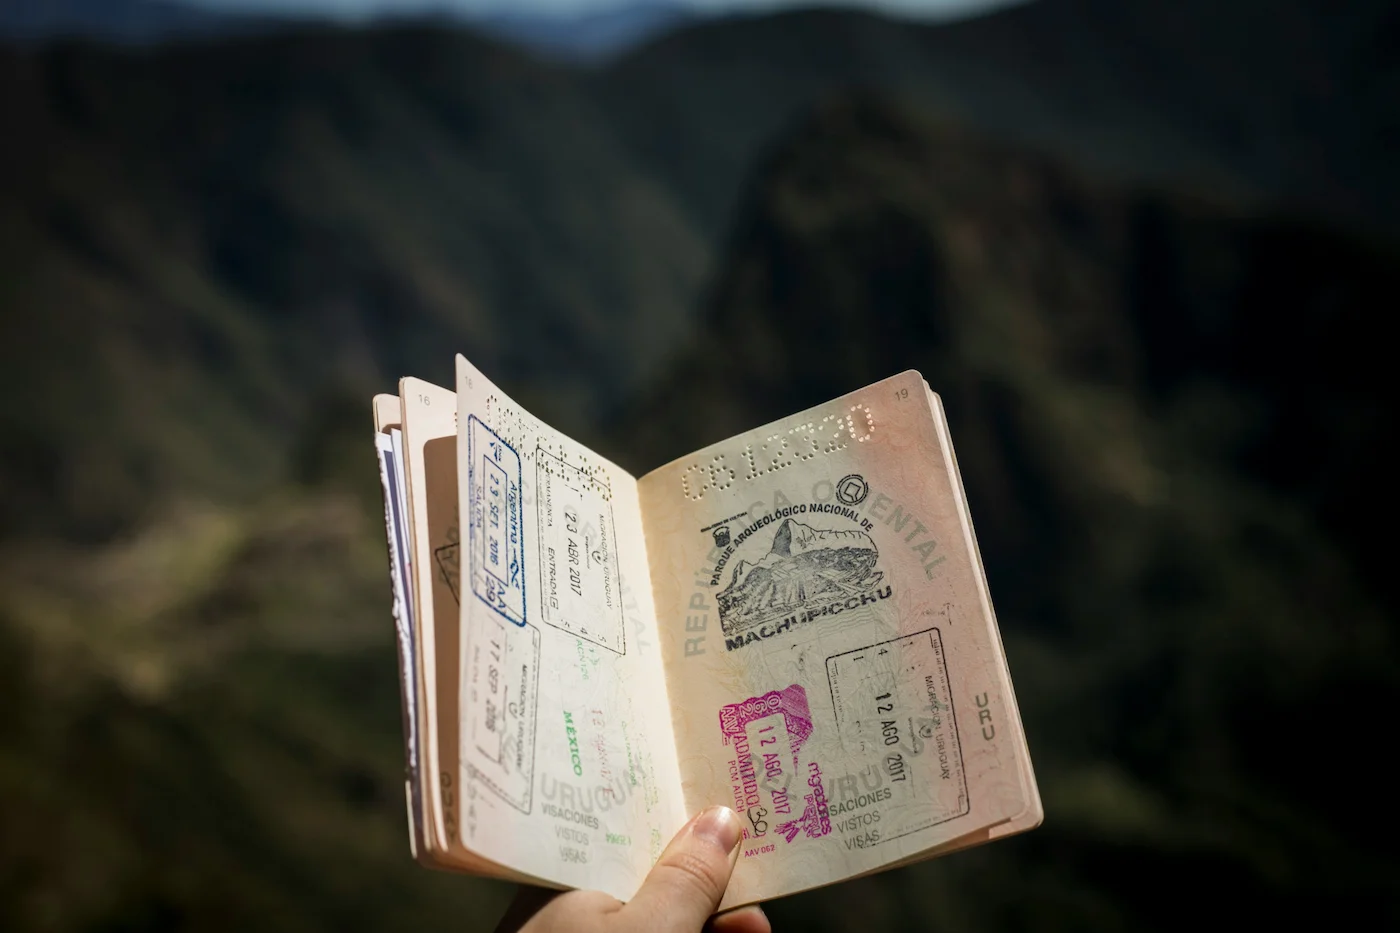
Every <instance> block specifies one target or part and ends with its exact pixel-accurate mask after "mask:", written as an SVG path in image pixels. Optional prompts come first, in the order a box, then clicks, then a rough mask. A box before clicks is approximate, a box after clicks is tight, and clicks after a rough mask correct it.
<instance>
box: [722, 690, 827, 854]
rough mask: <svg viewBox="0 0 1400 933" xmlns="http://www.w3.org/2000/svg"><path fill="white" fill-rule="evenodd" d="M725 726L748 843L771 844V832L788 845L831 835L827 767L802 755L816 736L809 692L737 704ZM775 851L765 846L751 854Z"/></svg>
mask: <svg viewBox="0 0 1400 933" xmlns="http://www.w3.org/2000/svg"><path fill="white" fill-rule="evenodd" d="M719 727H720V733H721V737H722V739H723V741H724V744H725V745H728V746H731V747H733V749H734V757H733V758H732V759H730V762H729V780H730V784H731V785H732V788H733V791H734V804H735V809H737V810H738V811H739V812H740V813H743V814H744V816H745V818H746V821H747V823H748V825H747V826H745V827H744V838H745V839H746V840H749V841H752V842H765V843H766V842H769V832H770V829H771V831H772V832H773V833H774V834H776V835H779V836H782V837H783V838H784V839H785V840H786V841H787V842H793V841H794V840H795V839H797V837H798V836H799V835H804V836H806V837H808V838H811V839H816V838H820V837H821V836H825V835H826V834H827V833H829V832H831V817H830V811H829V809H828V807H827V800H826V792H825V790H824V789H823V787H822V770H821V766H820V765H819V764H818V763H817V762H815V761H804V760H803V756H802V754H801V752H802V747H803V745H804V744H806V742H807V740H808V739H809V738H811V735H812V712H811V708H810V707H809V706H808V705H807V691H806V690H804V689H803V688H802V687H801V686H800V685H798V684H793V685H791V686H789V687H785V688H784V689H782V690H772V691H770V692H768V693H765V694H763V696H758V697H750V698H749V699H747V700H743V701H741V702H738V703H731V704H729V705H728V706H725V707H723V708H721V709H720V711H719ZM772 850H773V846H772V845H765V846H763V847H762V848H759V849H756V850H750V851H748V852H746V853H745V854H746V855H749V854H761V853H763V852H769V851H772Z"/></svg>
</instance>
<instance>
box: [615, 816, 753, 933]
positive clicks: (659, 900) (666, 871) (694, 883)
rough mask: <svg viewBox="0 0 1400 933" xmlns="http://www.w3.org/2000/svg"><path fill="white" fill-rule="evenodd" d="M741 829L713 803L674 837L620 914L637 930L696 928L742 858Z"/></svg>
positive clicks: (708, 912)
mask: <svg viewBox="0 0 1400 933" xmlns="http://www.w3.org/2000/svg"><path fill="white" fill-rule="evenodd" d="M741 835H742V830H741V829H740V827H739V817H738V816H737V815H736V814H735V813H734V811H733V810H731V809H729V808H728V807H710V808H709V809H708V810H704V811H702V812H701V813H700V815H698V816H697V817H695V819H693V820H691V821H690V823H688V824H687V825H686V826H685V827H684V828H683V829H682V830H681V831H680V832H679V833H678V834H677V835H676V838H675V839H673V840H671V844H670V845H669V846H667V847H666V851H665V852H662V853H661V858H660V859H659V860H657V863H656V865H654V866H653V867H652V869H651V874H649V875H647V877H646V880H645V881H643V882H642V887H641V889H640V890H638V891H637V894H636V896H635V897H633V898H632V900H631V901H629V902H628V904H627V906H626V907H624V908H622V913H623V915H625V916H628V917H629V918H630V922H632V923H635V924H637V925H636V926H634V927H633V929H645V930H658V931H664V930H674V931H687V933H689V931H694V930H698V929H700V928H701V926H703V925H704V923H705V921H706V920H707V919H708V918H709V916H710V915H711V914H713V913H714V912H715V908H716V907H718V906H719V902H720V899H721V898H722V897H724V889H725V886H726V885H728V884H729V876H730V874H732V873H733V871H734V863H735V862H736V861H738V858H739V839H740V836H741Z"/></svg>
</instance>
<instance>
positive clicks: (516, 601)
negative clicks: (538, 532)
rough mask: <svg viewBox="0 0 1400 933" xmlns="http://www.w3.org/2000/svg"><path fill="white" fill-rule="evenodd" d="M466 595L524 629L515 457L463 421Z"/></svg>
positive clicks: (472, 420)
mask: <svg viewBox="0 0 1400 933" xmlns="http://www.w3.org/2000/svg"><path fill="white" fill-rule="evenodd" d="M467 432H468V433H467V443H468V452H469V454H468V455H469V459H468V462H467V483H468V490H469V492H470V502H469V503H468V508H469V509H470V522H471V578H472V592H474V593H475V594H476V595H477V598H479V599H480V600H481V601H482V602H484V603H485V604H486V605H488V606H490V607H491V608H492V609H493V610H495V611H496V612H497V613H498V614H499V615H500V616H501V617H502V618H504V619H506V620H507V621H509V622H511V623H513V624H515V625H520V626H523V625H524V624H525V621H526V618H525V604H526V599H525V518H524V503H523V495H524V490H523V488H522V486H521V480H520V454H518V453H516V451H515V448H514V447H512V446H510V444H507V443H506V442H505V441H504V440H502V439H501V438H500V436H499V435H498V434H496V432H495V431H492V430H491V429H490V428H488V427H487V426H486V425H484V424H482V423H481V421H480V420H478V419H477V417H476V415H471V416H469V417H468V419H467Z"/></svg>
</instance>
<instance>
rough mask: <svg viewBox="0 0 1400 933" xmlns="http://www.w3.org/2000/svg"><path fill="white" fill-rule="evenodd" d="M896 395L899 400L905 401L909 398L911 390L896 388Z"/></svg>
mask: <svg viewBox="0 0 1400 933" xmlns="http://www.w3.org/2000/svg"><path fill="white" fill-rule="evenodd" d="M894 397H895V398H896V399H897V400H898V401H901V402H902V401H904V400H905V399H907V398H909V390H908V389H895V392H894Z"/></svg>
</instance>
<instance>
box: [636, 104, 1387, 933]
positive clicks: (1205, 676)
mask: <svg viewBox="0 0 1400 933" xmlns="http://www.w3.org/2000/svg"><path fill="white" fill-rule="evenodd" d="M742 204H743V209H742V210H741V212H740V214H739V219H738V221H737V223H736V226H735V230H734V233H733V235H732V238H731V242H730V246H729V250H728V261H727V263H726V265H725V267H724V272H723V274H722V275H721V276H720V277H719V278H718V280H717V281H716V283H715V285H714V287H713V289H712V291H711V292H710V295H709V298H708V309H707V312H706V318H705V324H704V328H703V332H704V334H705V335H706V336H705V338H704V339H703V340H701V341H699V342H697V343H696V344H694V345H693V346H692V347H690V348H689V349H688V350H687V351H686V352H685V353H683V354H680V355H678V357H677V358H676V359H675V360H674V363H673V366H672V369H671V371H670V373H669V374H668V376H667V377H666V378H664V379H663V380H662V381H661V382H659V383H658V384H657V385H656V386H655V387H654V388H653V390H652V391H651V392H649V393H648V394H647V395H646V396H645V401H644V402H641V403H639V407H638V408H637V409H636V410H635V411H634V413H633V416H632V417H631V418H630V419H628V420H627V421H626V422H624V423H623V424H621V425H619V427H618V435H619V436H620V437H625V438H628V439H629V441H628V442H629V444H630V445H632V447H631V450H630V454H631V456H633V457H635V460H633V461H629V462H634V463H637V464H638V465H640V464H642V463H655V462H665V461H666V460H667V459H670V458H672V457H674V456H678V455H681V454H683V453H684V452H685V451H687V450H692V449H695V448H697V447H698V446H700V445H702V444H705V443H709V442H712V441H716V440H719V439H722V438H723V437H726V436H729V435H731V434H733V433H736V432H738V431H741V430H745V429H748V428H751V427H752V426H753V425H756V424H762V423H764V422H765V421H766V420H769V419H772V418H776V417H780V416H782V415H784V414H787V413H790V412H792V411H796V410H800V409H802V408H804V407H806V406H809V405H813V404H818V403H820V402H821V401H824V400H827V399H830V398H833V397H836V396H838V395H840V394H842V393H843V392H846V391H849V390H851V389H853V388H855V387H858V386H860V385H863V384H866V383H868V382H871V381H874V380H875V379H878V378H881V377H884V376H887V375H890V374H891V373H895V372H899V371H901V370H903V369H906V368H917V369H919V370H921V371H922V372H923V374H924V376H925V377H926V378H927V379H928V381H929V383H930V384H931V385H932V386H933V388H934V389H935V391H937V392H939V393H940V394H941V395H942V397H943V399H944V402H945V405H946V407H947V410H948V417H949V423H950V429H951V432H952V436H953V438H954V439H955V442H956V444H957V452H958V460H959V463H960V466H961V470H962V474H963V478H964V481H965V484H966V486H967V492H968V496H969V500H970V507H971V512H972V515H973V516H974V517H975V519H976V522H977V530H978V539H979V541H980V542H981V546H982V550H983V556H984V559H985V561H986V568H987V574H988V577H989V582H990V587H991V592H992V593H993V595H994V598H995V600H996V606H997V614H998V618H999V621H1000V626H1001V629H1002V632H1003V635H1004V637H1005V640H1006V647H1007V652H1008V655H1009V658H1010V663H1011V669H1012V671H1013V672H1014V674H1015V677H1016V686H1017V692H1018V696H1019V697H1020V702H1021V706H1022V711H1023V715H1024V716H1025V719H1026V731H1027V734H1028V736H1029V740H1030V744H1031V748H1032V751H1033V753H1034V755H1035V759H1036V764H1037V772H1038V774H1039V776H1040V779H1041V781H1042V790H1043V792H1044V794H1045V808H1046V813H1047V820H1046V825H1045V827H1043V828H1042V829H1040V830H1038V831H1037V832H1036V833H1035V834H1032V835H1031V836H1029V837H1027V838H1025V839H1022V840H1016V841H1012V842H1009V843H1002V844H998V845H996V846H991V847H988V849H987V850H986V851H985V852H982V853H978V854H977V855H975V856H973V855H969V856H959V857H957V858H954V859H950V860H948V861H947V862H945V863H941V864H940V863H933V864H929V865H924V866H917V867H914V868H910V869H907V870H906V871H904V872H901V873H899V874H897V875H894V876H891V877H887V878H872V879H868V880H866V881H862V882H857V883H856V884H855V886H845V887H843V888H841V889H839V890H836V891H831V892H815V893H813V894H811V895H808V896H805V897H802V898H798V899H794V900H792V901H785V902H782V903H780V904H778V905H774V907H773V909H772V910H771V911H770V912H771V913H772V914H773V916H774V922H775V925H783V924H790V925H797V924H799V923H805V924H807V925H808V926H812V925H813V924H816V928H820V929H832V930H839V929H846V928H850V927H851V926H853V925H856V924H857V923H859V922H861V920H862V918H863V917H865V918H866V919H867V920H868V917H866V915H865V914H864V913H862V912H861V911H862V910H863V908H855V907H853V906H852V905H864V904H872V903H881V904H892V905H896V906H892V907H890V908H889V910H890V912H891V913H890V916H888V917H887V918H886V920H887V921H888V922H889V923H892V924H896V925H897V924H899V923H913V922H914V918H915V917H919V918H922V920H923V921H924V922H934V923H937V922H939V921H947V922H949V923H953V922H954V921H955V920H956V921H957V923H958V925H959V928H962V929H1005V928H1008V927H1014V926H1027V927H1037V928H1039V927H1042V926H1043V927H1047V928H1048V927H1049V926H1052V925H1057V924H1063V925H1064V926H1066V927H1070V928H1075V929H1117V928H1120V927H1121V926H1123V925H1132V926H1133V927H1135V928H1140V929H1163V930H1169V929H1175V928H1176V927H1177V926H1178V925H1179V924H1180V923H1182V922H1186V921H1188V920H1189V918H1190V916H1191V912H1192V909H1191V908H1187V907H1186V906H1185V904H1184V903H1183V904H1182V905H1180V906H1175V905H1172V904H1166V903H1163V901H1162V899H1161V897H1160V892H1161V891H1162V890H1163V889H1164V888H1167V889H1183V888H1188V887H1189V888H1190V889H1191V890H1193V891H1195V892H1197V893H1198V895H1199V896H1200V897H1202V898H1205V899H1208V900H1213V901H1216V902H1220V903H1225V904H1229V905H1233V906H1237V907H1239V908H1241V909H1248V910H1249V911H1250V912H1251V915H1253V916H1256V917H1259V918H1274V919H1276V920H1278V921H1279V922H1284V921H1287V920H1293V921H1296V920H1297V919H1298V918H1299V917H1314V916H1325V915H1326V912H1327V911H1329V910H1331V909H1335V906H1329V905H1336V904H1339V903H1343V902H1345V903H1366V904H1367V905H1368V907H1370V908H1372V909H1374V910H1377V911H1380V912H1382V914H1383V915H1385V916H1389V917H1394V916H1396V915H1397V910H1398V909H1400V905H1397V903H1396V902H1395V899H1394V898H1393V896H1392V894H1391V893H1388V892H1387V887H1386V885H1385V883H1384V882H1383V880H1382V879H1384V878H1386V877H1388V875H1389V874H1390V873H1393V872H1394V871H1395V870H1396V865H1395V862H1394V857H1393V855H1392V854H1389V853H1388V852H1387V850H1386V844H1385V843H1384V842H1383V841H1382V840H1384V839H1385V838H1388V836H1389V833H1390V832H1392V831H1393V830H1394V828H1395V827H1394V820H1393V818H1392V817H1390V816H1389V815H1387V814H1382V813H1376V812H1373V811H1368V812H1367V815H1366V817H1365V818H1364V819H1361V820H1358V819H1357V818H1356V809H1355V807H1354V806H1353V805H1352V804H1351V803H1349V802H1346V801H1344V800H1343V799H1341V797H1334V796H1330V795H1328V794H1322V793H1319V792H1318V788H1319V785H1318V776H1317V773H1316V772H1315V771H1314V770H1313V769H1311V768H1309V767H1305V766H1300V760H1299V758H1298V755H1299V753H1300V748H1301V747H1306V748H1307V749H1309V750H1310V751H1308V752H1305V753H1303V754H1304V755H1305V757H1306V755H1310V754H1321V753H1322V749H1321V748H1320V747H1319V746H1318V745H1317V744H1315V743H1324V744H1325V745H1326V746H1327V747H1329V748H1341V747H1356V746H1360V745H1362V744H1364V743H1365V742H1367V741H1368V739H1367V738H1366V729H1367V727H1366V726H1365V725H1363V724H1361V723H1356V724H1354V725H1351V724H1348V723H1347V721H1346V717H1345V714H1344V713H1343V708H1344V706H1345V705H1346V704H1347V703H1349V702H1351V701H1352V700H1353V699H1356V698H1359V697H1363V696H1364V697H1365V698H1366V700H1365V702H1366V703H1367V704H1375V705H1376V708H1387V707H1388V706H1390V705H1392V704H1393V703H1395V702H1397V700H1400V678H1397V675H1396V665H1395V659H1396V654H1397V652H1396V649H1397V642H1396V631H1395V627H1394V623H1393V618H1394V609H1395V605H1394V597H1393V595H1391V593H1390V588H1389V587H1388V586H1387V578H1386V576H1385V572H1386V571H1385V569H1384V567H1383V565H1382V564H1381V560H1382V559H1380V558H1377V556H1376V555H1377V553H1378V552H1377V543H1378V542H1380V541H1383V540H1385V536H1386V535H1388V529H1389V528H1390V527H1391V526H1392V524H1393V522H1394V521H1395V518H1396V516H1395V509H1394V506H1393V505H1392V504H1390V503H1389V501H1388V500H1385V499H1384V498H1383V497H1377V496H1376V494H1375V490H1376V489H1378V488H1383V487H1381V486H1380V484H1379V483H1378V482H1377V481H1378V480H1379V479H1380V473H1379V469H1380V468H1379V467H1378V465H1377V464H1379V463H1381V462H1383V459H1384V458H1383V455H1382V454H1381V451H1383V450H1386V449H1389V447H1390V446H1391V445H1393V444H1394V442H1395V440H1396V438H1395V436H1394V434H1395V431H1396V423H1397V422H1396V418H1395V411H1394V393H1393V392H1389V391H1387V390H1386V388H1385V385H1384V380H1385V378H1386V376H1385V373H1386V364H1385V362H1384V359H1385V353H1386V352H1387V351H1386V349H1385V345H1384V342H1383V340H1382V339H1381V337H1380V334H1379V332H1378V331H1377V330H1376V328H1377V326H1378V325H1377V324H1376V323H1375V322H1374V320H1373V316H1372V309H1373V307H1374V305H1373V303H1372V297H1373V296H1374V295H1381V294H1388V293H1390V292H1391V290H1393V289H1394V288H1395V287H1397V286H1400V279H1398V278H1397V276H1400V271H1397V270H1400V263H1398V262H1397V261H1396V258H1397V257H1396V254H1395V253H1394V252H1392V251H1389V250H1387V249H1384V248H1380V247H1377V246H1376V245H1374V244H1371V243H1367V242H1366V241H1364V240H1357V239H1354V238H1351V237H1349V236H1346V235H1344V234H1340V233H1337V232H1335V231H1328V230H1326V229H1320V228H1315V227H1307V226H1300V225H1298V224H1297V223H1296V222H1295V221H1293V220H1291V219H1289V218H1287V217H1251V216H1242V215H1240V214H1238V213H1237V212H1235V211H1233V210H1230V209H1228V208H1225V207H1222V206H1220V205H1215V204H1211V203H1209V202H1202V201H1191V200H1182V199H1178V198H1174V197H1169V196H1164V195H1162V194H1161V193H1151V192H1143V191H1139V190H1135V189H1122V188H1118V187H1115V186H1107V185H1103V184H1101V183H1095V182H1091V181H1090V180H1088V179H1086V178H1083V177H1080V176H1077V175H1076V174H1075V173H1073V172H1071V171H1068V170H1066V169H1065V168H1064V167H1063V166H1062V165H1060V164H1058V163H1056V162H1054V161H1051V160H1047V159H1044V158H1038V157H1030V156H1027V155H1026V154H1024V153H1021V152H1016V151H1014V150H1009V149H1006V148H1004V147H1002V146H999V145H995V144H991V143H988V142H987V141H985V140H982V139H979V138H977V137H975V136H971V135H969V134H967V133H966V132H964V131H961V130H957V129H953V128H949V127H947V126H944V125H940V124H938V123H936V122H931V121H929V120H928V118H927V117H926V116H922V115H920V114H919V112H918V110H917V109H913V108H910V107H908V106H906V105H902V104H899V103H895V102H891V101H889V100H888V99H885V98H882V97H879V96H872V95H856V96H852V97H848V98H843V99H841V100H838V101H833V102H831V103H830V104H828V105H827V106H825V107H823V108H821V109H820V110H819V111H818V112H817V113H816V114H815V115H813V117H812V118H811V119H809V120H808V121H805V122H804V123H803V124H802V125H801V126H800V128H799V129H798V130H796V131H795V132H794V133H793V134H792V135H791V136H790V137H788V138H787V139H786V140H784V142H783V143H782V144H781V145H780V146H778V147H777V148H776V149H775V150H774V151H773V152H772V153H771V154H770V156H769V158H768V160H767V161H766V163H765V165H764V166H763V168H762V169H761V171H760V172H759V173H758V174H757V176H756V177H755V179H754V181H753V183H752V184H751V185H750V186H749V188H748V189H747V191H746V193H745V196H744V199H743V201H742ZM676 411H685V412H687V413H688V416H687V418H686V419H685V421H684V423H679V422H677V420H676V419H675V418H674V415H673V413H674V412H676ZM1343 685H1346V686H1343ZM1344 696H1345V697H1349V698H1350V699H1344ZM1324 737H1325V738H1324ZM1300 743H1302V744H1301V746H1300ZM1353 779H1355V778H1353V777H1342V776H1341V775H1338V776H1337V780H1338V781H1340V782H1342V783H1345V782H1346V781H1349V780H1353ZM1301 879H1308V881H1307V884H1302V883H1301ZM930 904H940V905H943V906H942V907H941V908H939V909H938V910H935V911H934V912H933V913H932V914H929V913H927V912H926V911H927V910H928V906H927V905H930ZM940 911H941V912H940ZM1050 917H1054V918H1056V919H1055V920H1054V921H1050V920H1049V918H1050ZM813 918H820V919H819V920H814V919H813Z"/></svg>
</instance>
